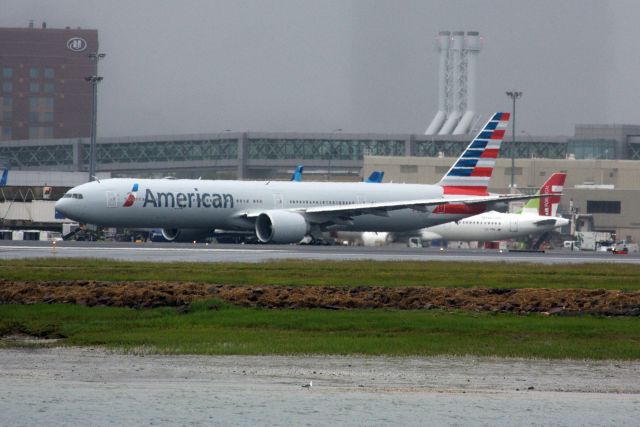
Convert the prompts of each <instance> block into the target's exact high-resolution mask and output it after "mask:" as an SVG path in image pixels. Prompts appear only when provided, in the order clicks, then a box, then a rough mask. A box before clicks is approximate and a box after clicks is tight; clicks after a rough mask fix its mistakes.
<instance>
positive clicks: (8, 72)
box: [2, 67, 13, 79]
mask: <svg viewBox="0 0 640 427" xmlns="http://www.w3.org/2000/svg"><path fill="white" fill-rule="evenodd" d="M2 77H4V78H5V79H10V78H11V77H13V68H11V67H4V68H3V69H2Z"/></svg>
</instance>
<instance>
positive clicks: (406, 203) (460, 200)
mask: <svg viewBox="0 0 640 427" xmlns="http://www.w3.org/2000/svg"><path fill="white" fill-rule="evenodd" d="M537 197H547V195H546V194H543V195H522V194H514V195H511V194H500V195H490V196H461V197H449V198H442V197H438V198H433V199H416V200H401V201H393V202H376V203H354V204H350V205H335V206H312V207H307V208H292V209H287V210H289V211H292V212H300V213H303V214H306V215H308V216H323V217H326V216H332V215H333V216H336V217H352V216H358V215H378V216H388V212H389V211H394V210H398V209H415V210H419V211H426V209H427V207H429V206H438V205H450V204H466V205H476V204H483V203H486V204H490V203H498V202H512V201H516V200H529V199H533V198H537ZM260 213H261V212H259V211H252V212H244V213H242V214H241V216H244V217H246V218H255V217H257V216H258V215H260Z"/></svg>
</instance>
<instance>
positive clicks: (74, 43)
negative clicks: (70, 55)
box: [67, 37, 87, 52]
mask: <svg viewBox="0 0 640 427" xmlns="http://www.w3.org/2000/svg"><path fill="white" fill-rule="evenodd" d="M86 48H87V41H86V40H85V39H83V38H82V37H72V38H70V39H69V40H67V49H69V50H71V51H73V52H82V51H83V50H85V49H86Z"/></svg>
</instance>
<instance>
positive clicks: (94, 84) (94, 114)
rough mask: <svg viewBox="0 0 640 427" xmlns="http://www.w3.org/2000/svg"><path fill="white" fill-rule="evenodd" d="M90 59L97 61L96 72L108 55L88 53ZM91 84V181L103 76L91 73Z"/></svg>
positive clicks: (88, 79)
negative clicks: (99, 88) (100, 87)
mask: <svg viewBox="0 0 640 427" xmlns="http://www.w3.org/2000/svg"><path fill="white" fill-rule="evenodd" d="M87 56H88V57H89V59H93V60H94V61H96V73H97V72H98V62H100V60H101V59H103V58H104V57H105V56H107V55H106V54H104V53H98V52H94V53H90V54H88V55H87ZM84 79H85V80H86V81H87V82H88V83H90V84H91V91H92V100H91V145H90V146H89V181H93V180H95V179H96V133H97V129H96V125H97V121H98V83H100V82H101V81H102V77H100V76H98V75H91V76H87V77H85V78H84Z"/></svg>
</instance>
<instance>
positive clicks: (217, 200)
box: [132, 184, 234, 209]
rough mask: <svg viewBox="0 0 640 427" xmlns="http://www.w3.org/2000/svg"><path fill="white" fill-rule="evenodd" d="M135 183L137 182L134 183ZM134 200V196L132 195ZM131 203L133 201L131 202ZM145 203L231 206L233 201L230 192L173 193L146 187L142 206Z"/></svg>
mask: <svg viewBox="0 0 640 427" xmlns="http://www.w3.org/2000/svg"><path fill="white" fill-rule="evenodd" d="M136 185H137V184H136ZM134 187H135V186H134ZM134 200H135V196H134ZM132 203H133V202H132ZM147 205H149V206H153V207H154V208H200V207H202V208H214V209H217V208H224V209H226V208H233V206H234V201H233V196H232V195H231V194H218V193H200V192H195V193H174V192H171V191H167V192H156V193H154V192H153V191H151V190H149V189H147V191H146V192H145V195H144V204H143V205H142V207H143V208H146V207H147Z"/></svg>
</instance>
